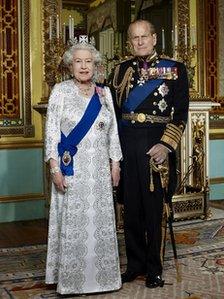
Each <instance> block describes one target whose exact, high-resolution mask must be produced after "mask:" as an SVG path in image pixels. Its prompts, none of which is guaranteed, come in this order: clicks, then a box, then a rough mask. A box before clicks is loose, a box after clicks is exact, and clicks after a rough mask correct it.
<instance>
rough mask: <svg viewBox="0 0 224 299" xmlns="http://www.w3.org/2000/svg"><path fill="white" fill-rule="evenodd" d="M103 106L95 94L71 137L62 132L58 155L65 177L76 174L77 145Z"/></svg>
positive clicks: (70, 134)
mask: <svg viewBox="0 0 224 299" xmlns="http://www.w3.org/2000/svg"><path fill="white" fill-rule="evenodd" d="M101 106H102V105H101V103H100V100H99V95H98V94H97V93H96V92H95V94H94V95H93V96H92V98H91V100H90V102H89V104H88V106H87V108H86V111H85V113H84V114H83V116H82V118H81V120H80V121H79V123H78V124H77V125H76V126H75V127H74V128H73V130H72V131H71V132H70V133H69V135H68V136H67V137H66V136H65V135H64V134H63V133H62V132H61V142H60V143H59V144H58V153H59V156H60V157H61V164H60V168H61V172H62V174H63V175H68V176H71V175H73V174H74V171H73V156H74V155H75V154H76V153H77V150H78V149H77V145H78V144H79V142H80V141H81V140H82V139H83V138H84V136H85V135H86V134H87V132H88V131H89V129H90V128H91V126H92V124H93V123H94V121H95V119H96V118H97V116H98V114H99V112H100V109H101ZM63 159H64V161H63ZM66 159H67V163H65V160H66Z"/></svg>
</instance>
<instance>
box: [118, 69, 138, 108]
mask: <svg viewBox="0 0 224 299" xmlns="http://www.w3.org/2000/svg"><path fill="white" fill-rule="evenodd" d="M119 72H120V65H118V66H117V67H116V68H115V71H114V78H113V87H114V89H115V90H116V95H118V94H119V97H118V96H116V100H117V105H118V107H121V101H122V96H123V93H124V90H125V88H126V97H127V96H128V93H129V89H130V84H131V78H132V74H133V73H134V70H133V68H132V67H129V68H128V69H127V70H126V72H125V74H124V77H123V79H122V81H121V83H120V84H118V75H119Z"/></svg>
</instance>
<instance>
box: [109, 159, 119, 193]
mask: <svg viewBox="0 0 224 299" xmlns="http://www.w3.org/2000/svg"><path fill="white" fill-rule="evenodd" d="M120 171H121V169H120V163H119V162H115V161H112V163H111V177H112V185H113V187H117V186H118V184H119V181H120Z"/></svg>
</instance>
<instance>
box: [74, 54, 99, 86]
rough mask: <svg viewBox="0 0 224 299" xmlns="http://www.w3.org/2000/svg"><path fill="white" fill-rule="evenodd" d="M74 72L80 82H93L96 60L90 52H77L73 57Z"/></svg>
mask: <svg viewBox="0 0 224 299" xmlns="http://www.w3.org/2000/svg"><path fill="white" fill-rule="evenodd" d="M72 72H73V75H74V77H75V79H76V80H78V81H80V82H88V81H91V79H92V77H93V73H94V60H93V56H92V53H91V52H90V51H89V50H85V49H83V50H76V51H75V52H74V55H73V61H72Z"/></svg>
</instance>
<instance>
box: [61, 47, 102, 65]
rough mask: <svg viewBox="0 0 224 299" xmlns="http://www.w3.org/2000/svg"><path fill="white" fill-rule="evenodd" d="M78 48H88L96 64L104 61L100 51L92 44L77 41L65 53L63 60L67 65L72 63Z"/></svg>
mask: <svg viewBox="0 0 224 299" xmlns="http://www.w3.org/2000/svg"><path fill="white" fill-rule="evenodd" d="M77 50H88V51H90V52H91V53H92V56H93V60H94V64H95V65H99V64H101V63H102V56H101V54H100V52H99V51H98V50H97V49H96V48H95V47H94V46H93V45H91V44H87V43H77V44H75V45H73V46H71V47H70V48H69V49H68V50H67V51H65V53H64V55H63V62H64V64H65V65H66V66H67V67H70V65H71V64H72V60H73V56H74V53H75V51H77Z"/></svg>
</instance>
